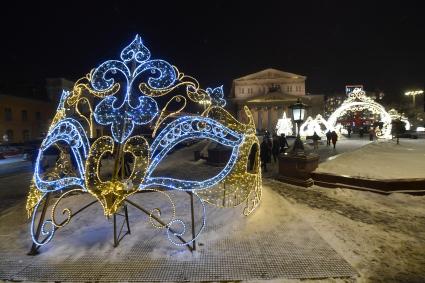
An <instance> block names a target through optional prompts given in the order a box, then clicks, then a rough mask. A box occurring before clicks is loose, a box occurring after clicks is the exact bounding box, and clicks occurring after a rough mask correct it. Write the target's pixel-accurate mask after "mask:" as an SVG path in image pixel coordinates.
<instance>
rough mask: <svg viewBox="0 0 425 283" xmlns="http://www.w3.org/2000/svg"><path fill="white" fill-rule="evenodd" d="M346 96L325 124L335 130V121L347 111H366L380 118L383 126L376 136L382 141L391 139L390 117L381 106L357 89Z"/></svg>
mask: <svg viewBox="0 0 425 283" xmlns="http://www.w3.org/2000/svg"><path fill="white" fill-rule="evenodd" d="M348 96H349V97H348V98H347V99H346V100H345V101H344V102H343V103H342V105H341V106H340V107H339V108H338V109H336V110H335V112H334V113H332V115H331V116H330V117H329V119H328V121H327V122H328V125H329V127H330V128H331V129H335V127H336V121H337V119H338V118H339V117H341V116H342V115H344V114H345V113H347V112H348V111H363V110H365V109H367V110H369V111H371V112H372V113H373V114H379V115H380V116H381V122H382V123H383V126H382V129H378V130H377V131H376V136H377V137H378V138H382V139H391V138H392V135H391V116H390V114H389V113H388V112H387V111H386V110H385V108H384V107H383V106H382V105H381V104H379V103H377V102H375V101H374V100H373V99H372V98H370V97H367V96H366V94H365V92H364V91H363V90H361V89H359V88H356V89H354V90H353V92H352V93H350V94H349V95H348Z"/></svg>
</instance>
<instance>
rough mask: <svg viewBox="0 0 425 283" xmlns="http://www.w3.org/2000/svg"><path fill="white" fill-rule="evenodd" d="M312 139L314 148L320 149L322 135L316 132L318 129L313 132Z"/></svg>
mask: <svg viewBox="0 0 425 283" xmlns="http://www.w3.org/2000/svg"><path fill="white" fill-rule="evenodd" d="M312 139H313V148H314V149H318V148H319V140H320V137H319V135H318V134H317V133H316V131H315V132H314V134H313V136H312Z"/></svg>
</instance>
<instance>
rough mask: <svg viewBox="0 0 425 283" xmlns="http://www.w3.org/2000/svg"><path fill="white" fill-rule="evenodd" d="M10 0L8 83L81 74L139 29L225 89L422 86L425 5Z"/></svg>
mask: <svg viewBox="0 0 425 283" xmlns="http://www.w3.org/2000/svg"><path fill="white" fill-rule="evenodd" d="M13 2H16V4H13V5H12V4H8V5H7V6H5V7H2V9H1V10H0V11H1V12H0V13H1V15H0V29H1V35H2V37H1V39H2V40H1V43H0V45H1V47H0V48H1V53H0V54H1V55H2V59H1V68H0V69H1V77H0V87H1V88H3V89H5V88H6V89H7V88H10V87H11V86H13V85H17V84H35V83H36V82H41V81H43V80H44V78H46V77H66V78H69V79H76V78H78V77H80V76H82V75H84V74H85V73H87V72H88V71H90V69H91V68H94V67H96V66H97V65H98V64H100V63H101V62H103V61H105V60H107V59H115V58H118V57H119V53H120V51H121V49H122V48H123V47H125V46H126V45H127V43H129V42H130V41H131V40H132V39H133V38H134V36H135V34H136V33H139V34H140V35H141V36H142V38H143V40H144V44H145V45H146V46H147V47H148V48H149V49H150V51H151V53H152V58H162V59H165V60H167V61H169V62H170V63H171V64H174V65H176V66H178V67H179V69H180V70H181V71H183V72H185V73H187V74H191V75H193V76H195V77H196V78H198V80H199V81H200V82H201V83H202V85H203V87H205V88H206V87H207V86H216V85H221V84H224V85H225V87H226V93H227V91H228V89H229V86H230V83H231V81H232V79H234V78H237V77H240V76H243V75H246V74H249V73H252V72H256V71H259V70H262V69H264V68H268V67H272V68H277V69H281V70H284V71H288V72H293V73H297V74H301V75H306V76H307V77H308V79H307V91H308V92H310V93H317V94H327V93H331V92H338V91H340V92H342V91H343V90H344V86H345V84H350V83H362V84H364V85H365V87H366V89H367V90H371V91H373V90H378V89H379V90H383V91H384V92H386V93H387V94H389V95H394V96H395V95H401V93H402V91H404V90H406V89H411V88H423V84H424V78H425V72H424V67H425V51H424V50H425V46H424V43H425V42H424V41H425V25H424V19H425V15H424V12H423V11H424V9H423V8H422V6H423V5H422V4H421V1H417V2H411V1H264V0H261V1H230V0H227V1H196V2H193V3H192V2H186V1H169V2H167V1H134V2H125V1H114V2H113V3H110V4H107V2H106V1H102V2H98V3H97V4H93V3H89V2H91V1H85V2H80V3H78V2H75V1H55V2H51V3H47V4H31V5H32V6H30V5H29V4H27V3H24V2H22V1H13ZM34 2H35V1H34ZM40 2H41V1H40ZM145 2H148V3H145ZM391 2H394V3H391ZM64 3H67V4H66V5H65V4H64ZM2 5H5V4H2Z"/></svg>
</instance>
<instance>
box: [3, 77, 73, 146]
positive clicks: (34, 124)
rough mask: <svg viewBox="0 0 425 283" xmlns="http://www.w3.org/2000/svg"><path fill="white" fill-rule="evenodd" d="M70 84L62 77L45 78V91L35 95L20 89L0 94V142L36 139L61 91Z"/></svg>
mask: <svg viewBox="0 0 425 283" xmlns="http://www.w3.org/2000/svg"><path fill="white" fill-rule="evenodd" d="M73 85H74V83H73V82H71V81H68V80H66V79H63V78H58V79H47V80H46V91H44V90H43V91H42V92H41V94H39V95H34V94H33V93H31V94H29V93H25V91H24V90H17V91H15V93H13V94H7V93H6V94H0V113H1V115H0V142H1V143H3V144H4V143H8V144H10V143H25V142H28V141H34V140H40V139H41V138H42V137H43V136H44V135H45V134H46V132H47V130H48V127H49V125H50V123H51V121H52V118H53V115H54V113H55V111H56V107H57V105H58V102H59V98H60V95H61V93H62V90H63V89H64V90H71V89H72V86H73Z"/></svg>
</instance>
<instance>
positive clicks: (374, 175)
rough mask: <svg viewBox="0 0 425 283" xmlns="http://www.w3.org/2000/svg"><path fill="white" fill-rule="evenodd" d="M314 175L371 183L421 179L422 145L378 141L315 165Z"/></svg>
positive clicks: (421, 142)
mask: <svg viewBox="0 0 425 283" xmlns="http://www.w3.org/2000/svg"><path fill="white" fill-rule="evenodd" d="M337 146H338V144H337ZM316 172H324V173H331V174H337V175H344V176H353V177H362V178H371V179H405V178H425V141H424V140H423V139H417V140H408V139H400V144H396V142H395V141H381V140H378V141H375V142H373V143H370V144H368V145H366V146H363V147H361V148H359V149H357V150H355V151H351V152H345V153H342V154H340V155H337V156H335V158H333V159H331V160H329V161H327V162H323V163H321V164H319V167H318V168H317V169H316Z"/></svg>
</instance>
